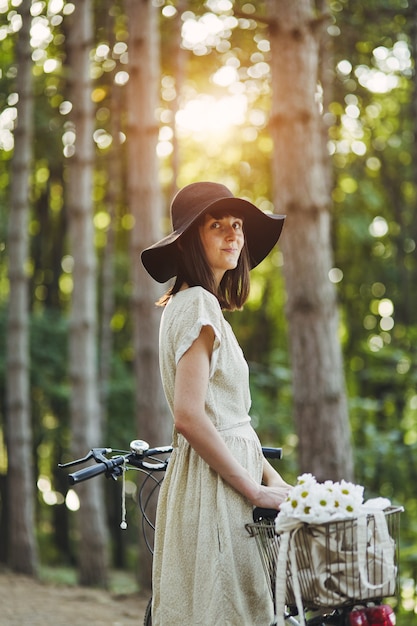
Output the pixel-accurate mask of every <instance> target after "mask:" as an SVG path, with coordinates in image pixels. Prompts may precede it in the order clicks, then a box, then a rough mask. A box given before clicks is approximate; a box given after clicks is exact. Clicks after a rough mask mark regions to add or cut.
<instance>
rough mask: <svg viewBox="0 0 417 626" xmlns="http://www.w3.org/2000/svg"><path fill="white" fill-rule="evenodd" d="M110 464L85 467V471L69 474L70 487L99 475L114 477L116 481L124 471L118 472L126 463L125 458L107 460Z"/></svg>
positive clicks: (100, 463)
mask: <svg viewBox="0 0 417 626" xmlns="http://www.w3.org/2000/svg"><path fill="white" fill-rule="evenodd" d="M107 460H108V461H109V462H110V463H109V464H107V463H103V462H99V463H97V465H90V466H89V467H84V468H83V469H80V470H77V471H76V472H72V473H71V474H68V482H69V483H70V485H75V484H77V483H81V482H83V481H84V480H88V479H89V478H93V476H99V474H106V473H108V474H109V475H111V476H112V478H114V479H116V478H117V476H120V475H121V473H122V471H123V470H121V469H120V470H119V471H117V470H118V468H119V467H120V466H121V465H123V464H124V463H125V457H123V456H119V457H115V458H113V459H107Z"/></svg>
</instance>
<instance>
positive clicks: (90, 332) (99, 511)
mask: <svg viewBox="0 0 417 626" xmlns="http://www.w3.org/2000/svg"><path fill="white" fill-rule="evenodd" d="M92 33H93V24H92V1H91V0H79V2H77V4H76V8H75V11H74V14H73V20H72V25H71V29H70V37H69V59H70V66H69V68H70V72H71V76H70V85H71V99H72V104H73V118H72V119H73V122H74V126H75V133H76V142H75V153H74V155H73V156H72V157H71V158H70V160H69V162H68V170H69V180H68V219H69V233H70V246H71V253H72V256H73V259H74V270H73V281H74V286H73V294H72V307H71V325H70V346H69V347H70V373H71V385H72V389H71V427H72V434H73V451H74V454H75V455H77V456H81V455H84V454H85V453H86V452H87V451H88V450H89V449H90V448H91V447H93V446H97V445H101V441H102V436H103V433H102V429H101V419H100V406H99V393H98V380H97V378H98V376H97V302H96V298H97V287H96V281H97V276H96V274H97V267H96V265H97V264H96V257H95V246H94V225H93V199H92V189H93V173H94V170H93V167H94V142H93V132H94V109H93V104H92V100H91V81H90V68H89V52H90V50H91V47H92V40H93V38H92ZM103 485H104V483H103V481H102V480H100V479H92V480H90V481H88V482H85V483H82V484H81V485H80V486H79V487H77V493H78V495H79V497H80V503H81V507H80V510H79V512H78V532H79V570H80V582H81V583H82V584H85V585H101V586H106V585H107V583H108V545H107V544H108V535H107V527H106V522H105V519H106V515H105V505H104V493H103Z"/></svg>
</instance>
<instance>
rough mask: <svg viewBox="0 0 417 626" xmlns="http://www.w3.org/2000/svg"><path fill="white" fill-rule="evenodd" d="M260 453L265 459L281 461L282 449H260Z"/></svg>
mask: <svg viewBox="0 0 417 626" xmlns="http://www.w3.org/2000/svg"><path fill="white" fill-rule="evenodd" d="M262 452H263V455H264V457H265V458H267V459H281V458H282V448H262Z"/></svg>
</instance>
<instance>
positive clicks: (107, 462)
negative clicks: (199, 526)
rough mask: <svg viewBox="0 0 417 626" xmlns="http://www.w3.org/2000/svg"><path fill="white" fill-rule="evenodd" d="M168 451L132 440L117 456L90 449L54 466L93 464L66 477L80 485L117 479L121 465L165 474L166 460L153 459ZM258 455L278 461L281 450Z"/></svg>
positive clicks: (70, 481)
mask: <svg viewBox="0 0 417 626" xmlns="http://www.w3.org/2000/svg"><path fill="white" fill-rule="evenodd" d="M172 449H173V448H172V446H160V447H158V448H149V445H148V443H147V442H146V441H142V440H141V439H135V440H134V441H132V442H131V443H130V452H121V453H120V454H119V455H118V456H114V457H111V458H107V457H106V454H110V453H111V452H113V450H112V449H111V448H92V449H91V450H90V451H89V453H88V454H87V455H86V456H85V457H83V458H81V459H76V460H75V461H70V462H69V463H63V464H61V463H59V465H58V467H60V468H65V467H73V466H74V465H79V464H81V463H85V462H87V461H89V460H90V459H94V461H95V462H96V465H90V466H88V467H84V468H82V469H79V470H77V471H75V472H71V474H68V481H69V483H70V485H75V484H78V483H81V482H83V481H85V480H89V479H90V478H93V477H94V476H99V475H100V474H106V477H107V478H113V479H114V480H117V478H118V477H119V476H121V475H122V473H123V467H122V466H125V465H130V466H131V467H135V468H137V469H140V470H144V471H146V472H154V471H155V472H162V471H165V470H166V467H167V464H168V459H162V460H160V459H158V460H157V459H155V457H157V456H158V455H160V454H170V453H171V452H172ZM262 452H263V454H264V456H265V457H266V458H267V459H280V458H281V457H282V448H270V447H263V448H262ZM145 459H147V461H146V460H145Z"/></svg>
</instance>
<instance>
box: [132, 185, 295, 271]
mask: <svg viewBox="0 0 417 626" xmlns="http://www.w3.org/2000/svg"><path fill="white" fill-rule="evenodd" d="M219 208H221V209H223V208H226V209H227V211H230V214H231V215H234V214H235V213H237V214H238V215H241V216H242V217H243V221H244V233H245V240H246V244H247V246H248V250H249V258H250V264H251V269H253V268H254V267H256V265H258V264H259V263H260V262H261V261H262V260H263V259H264V258H265V257H266V255H267V254H268V253H269V252H270V251H271V250H272V248H273V247H274V245H275V244H276V242H277V241H278V239H279V236H280V234H281V231H282V227H283V225H284V220H285V215H274V214H267V213H264V212H263V211H261V210H260V209H258V207H256V206H255V205H254V204H252V202H249V201H248V200H244V199H243V198H236V197H235V196H234V195H233V194H232V192H231V191H230V190H229V189H228V188H227V187H225V186H224V185H221V184H219V183H207V182H200V183H191V185H187V186H186V187H183V189H180V190H179V191H178V193H177V194H176V195H175V197H174V199H173V200H172V203H171V221H172V233H170V234H169V235H167V236H166V237H164V238H163V239H161V240H160V241H157V242H156V243H154V244H153V245H152V246H150V247H149V248H146V249H145V250H143V252H142V254H141V259H142V263H143V265H144V266H145V269H146V270H147V271H148V272H149V274H150V275H151V276H152V278H154V279H155V280H157V281H158V282H159V283H164V282H166V281H167V280H169V279H170V278H172V277H173V276H176V275H177V255H178V248H177V245H176V242H177V240H178V239H179V238H180V237H181V235H183V234H184V233H185V232H186V231H187V230H188V229H189V228H190V226H192V224H194V222H195V221H196V220H198V218H199V217H200V216H201V215H203V213H206V212H208V211H210V210H214V209H219Z"/></svg>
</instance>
